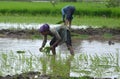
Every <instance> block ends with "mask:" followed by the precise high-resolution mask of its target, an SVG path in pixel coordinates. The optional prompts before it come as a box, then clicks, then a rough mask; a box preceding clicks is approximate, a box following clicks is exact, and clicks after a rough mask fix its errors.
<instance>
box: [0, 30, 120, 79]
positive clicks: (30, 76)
mask: <svg viewBox="0 0 120 79" xmlns="http://www.w3.org/2000/svg"><path fill="white" fill-rule="evenodd" d="M71 32H72V36H75V37H76V36H79V35H88V38H85V39H105V37H103V35H104V34H110V35H112V37H111V39H117V40H120V29H108V28H86V29H72V30H71ZM33 36H36V37H39V36H40V34H39V32H38V30H36V29H31V30H29V29H20V30H17V29H1V30H0V37H3V38H6V37H7V38H20V39H21V38H31V37H33ZM82 39H83V38H82ZM0 79H98V78H93V77H80V78H78V77H61V76H52V75H43V74H41V73H40V72H34V71H30V72H27V73H21V74H16V75H12V76H11V75H6V76H0ZM99 79H111V78H99Z"/></svg>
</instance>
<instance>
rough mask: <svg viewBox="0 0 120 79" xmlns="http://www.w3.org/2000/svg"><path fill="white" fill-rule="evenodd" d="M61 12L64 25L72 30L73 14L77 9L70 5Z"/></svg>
mask: <svg viewBox="0 0 120 79" xmlns="http://www.w3.org/2000/svg"><path fill="white" fill-rule="evenodd" d="M61 11H62V20H63V22H64V24H65V25H67V26H68V27H69V29H71V22H72V19H73V14H74V12H75V7H74V6H70V5H68V6H65V7H63V8H62V10H61Z"/></svg>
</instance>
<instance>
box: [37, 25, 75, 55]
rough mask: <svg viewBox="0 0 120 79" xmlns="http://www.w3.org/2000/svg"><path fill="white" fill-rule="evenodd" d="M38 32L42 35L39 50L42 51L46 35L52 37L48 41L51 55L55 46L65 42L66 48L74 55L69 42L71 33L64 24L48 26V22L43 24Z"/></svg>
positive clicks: (54, 52)
mask: <svg viewBox="0 0 120 79" xmlns="http://www.w3.org/2000/svg"><path fill="white" fill-rule="evenodd" d="M39 32H40V33H41V34H42V35H43V37H44V38H43V42H42V45H41V47H40V49H39V50H40V51H42V49H43V47H44V46H45V45H46V43H47V36H48V35H49V36H52V37H53V38H52V39H51V41H50V49H51V50H52V53H53V55H56V50H55V49H56V47H57V46H58V45H60V44H62V43H66V45H67V47H68V50H69V51H70V54H71V55H74V51H73V48H72V44H71V35H70V31H69V29H67V28H66V27H64V26H59V27H54V28H50V26H49V25H48V24H43V25H42V26H41V27H40V29H39Z"/></svg>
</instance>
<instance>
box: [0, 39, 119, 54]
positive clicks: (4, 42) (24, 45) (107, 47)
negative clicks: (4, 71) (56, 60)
mask: <svg viewBox="0 0 120 79" xmlns="http://www.w3.org/2000/svg"><path fill="white" fill-rule="evenodd" d="M72 41H73V48H74V50H75V53H76V54H79V53H85V54H90V55H95V54H98V55H101V54H106V53H116V52H118V51H120V41H118V40H112V42H113V44H109V41H100V40H77V39H73V40H72ZM41 44H42V40H41V39H40V40H30V39H29V40H28V39H27V40H26V39H12V38H0V51H2V52H3V51H4V52H9V51H14V52H15V51H19V50H23V51H26V52H32V53H33V54H40V53H41V52H39V47H40V46H41ZM46 46H49V41H48V43H47V45H46ZM61 50H62V51H61ZM57 52H61V53H62V54H65V53H68V54H69V51H68V50H67V47H66V45H65V44H62V45H60V46H59V47H57Z"/></svg>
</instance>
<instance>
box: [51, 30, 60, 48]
mask: <svg viewBox="0 0 120 79" xmlns="http://www.w3.org/2000/svg"><path fill="white" fill-rule="evenodd" d="M55 36H56V39H57V40H56V42H55V43H54V44H53V45H52V46H53V47H56V46H57V45H58V44H59V43H60V41H61V37H60V35H59V33H58V32H56V33H55Z"/></svg>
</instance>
